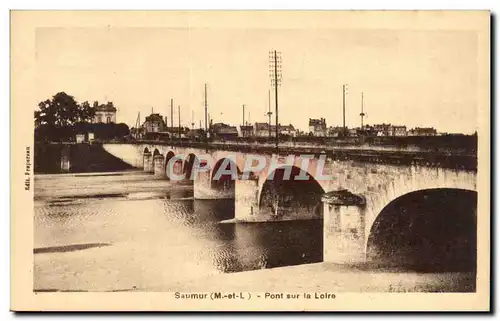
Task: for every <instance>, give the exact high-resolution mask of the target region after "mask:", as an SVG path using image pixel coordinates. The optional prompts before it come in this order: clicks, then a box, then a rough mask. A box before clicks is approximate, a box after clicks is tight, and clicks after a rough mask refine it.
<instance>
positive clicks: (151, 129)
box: [142, 113, 166, 134]
mask: <svg viewBox="0 0 500 321" xmlns="http://www.w3.org/2000/svg"><path fill="white" fill-rule="evenodd" d="M142 128H143V129H144V133H145V134H147V133H158V132H163V131H165V129H166V125H165V121H164V120H163V117H162V116H161V115H160V114H158V113H156V114H151V115H149V116H147V117H146V120H145V121H144V123H143V124H142Z"/></svg>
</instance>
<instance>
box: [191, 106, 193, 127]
mask: <svg viewBox="0 0 500 321" xmlns="http://www.w3.org/2000/svg"><path fill="white" fill-rule="evenodd" d="M191 129H194V110H191Z"/></svg>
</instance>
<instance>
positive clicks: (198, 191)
mask: <svg viewBox="0 0 500 321" xmlns="http://www.w3.org/2000/svg"><path fill="white" fill-rule="evenodd" d="M233 184H234V182H233ZM193 185H194V186H193V188H194V198H195V199H201V200H203V199H204V200H216V199H234V194H235V193H234V188H230V186H224V187H214V186H212V185H213V183H212V171H206V172H205V171H203V172H200V173H198V175H197V177H196V179H195V181H194V184H193ZM233 186H234V185H233Z"/></svg>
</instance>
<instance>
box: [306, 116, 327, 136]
mask: <svg viewBox="0 0 500 321" xmlns="http://www.w3.org/2000/svg"><path fill="white" fill-rule="evenodd" d="M309 132H310V133H312V135H313V136H316V137H325V136H327V129H326V119H325V118H320V119H314V118H309Z"/></svg>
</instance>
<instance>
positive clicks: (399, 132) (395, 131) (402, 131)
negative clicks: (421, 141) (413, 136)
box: [391, 125, 408, 137]
mask: <svg viewBox="0 0 500 321" xmlns="http://www.w3.org/2000/svg"><path fill="white" fill-rule="evenodd" d="M391 136H400V137H401V136H408V132H407V131H406V126H404V125H402V126H400V125H393V126H392V127H391Z"/></svg>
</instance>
